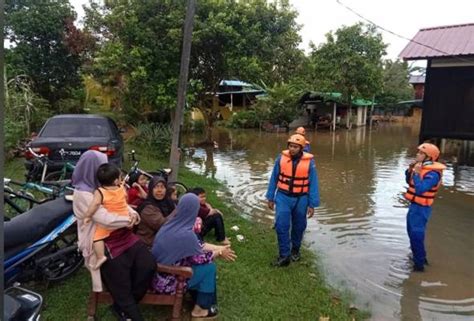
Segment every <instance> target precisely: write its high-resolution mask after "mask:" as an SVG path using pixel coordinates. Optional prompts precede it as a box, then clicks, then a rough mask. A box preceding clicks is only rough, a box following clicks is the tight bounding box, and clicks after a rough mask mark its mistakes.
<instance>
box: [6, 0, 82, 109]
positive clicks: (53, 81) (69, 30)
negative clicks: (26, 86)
mask: <svg viewBox="0 0 474 321" xmlns="http://www.w3.org/2000/svg"><path fill="white" fill-rule="evenodd" d="M5 12H6V15H5V17H6V23H5V34H6V38H7V39H8V40H9V41H10V43H11V45H12V47H11V48H10V49H9V50H8V52H7V55H6V62H7V64H8V65H9V69H8V71H9V75H10V77H13V76H16V75H20V74H25V75H28V77H29V78H30V79H31V80H32V89H33V91H34V92H35V93H37V94H39V95H40V96H41V97H43V98H44V99H46V100H48V101H49V103H50V104H52V105H53V106H56V105H57V103H58V101H59V100H60V99H64V98H69V97H70V96H71V90H72V89H73V88H77V87H79V86H80V75H79V68H80V66H81V63H82V58H83V53H84V52H85V51H86V48H89V47H90V45H91V42H90V38H88V37H87V35H86V34H83V33H82V32H81V31H80V30H78V29H77V28H76V27H75V26H74V20H75V12H74V10H73V8H72V7H71V5H70V3H69V1H68V0H57V1H52V0H48V1H36V0H7V1H6V5H5Z"/></svg>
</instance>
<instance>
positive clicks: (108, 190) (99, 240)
mask: <svg viewBox="0 0 474 321" xmlns="http://www.w3.org/2000/svg"><path fill="white" fill-rule="evenodd" d="M120 174H121V173H120V169H118V168H117V167H116V166H115V165H112V164H102V165H100V167H99V169H98V170H97V180H98V181H99V183H100V186H101V187H99V188H98V189H97V190H96V191H95V192H94V199H93V201H92V203H91V205H90V207H89V208H88V210H87V212H86V215H85V216H86V217H85V219H84V224H88V223H89V222H90V221H91V219H92V216H93V215H94V213H95V212H96V211H97V210H98V209H99V207H100V205H103V206H104V207H105V208H106V209H107V210H108V211H109V212H111V213H114V214H118V215H120V216H128V215H129V213H130V208H129V207H128V205H127V195H126V192H125V188H124V186H123V184H122V182H121V179H120V178H121V177H120V176H121V175H120ZM111 232H112V230H109V229H106V228H103V227H101V226H100V225H97V228H96V230H95V234H94V239H93V241H94V242H93V249H94V253H95V254H96V256H97V262H96V264H95V266H91V268H92V269H94V270H97V269H99V268H100V266H101V265H102V264H104V262H105V261H106V260H107V257H106V256H105V245H104V239H106V238H107V237H108V236H109V235H110V233H111Z"/></svg>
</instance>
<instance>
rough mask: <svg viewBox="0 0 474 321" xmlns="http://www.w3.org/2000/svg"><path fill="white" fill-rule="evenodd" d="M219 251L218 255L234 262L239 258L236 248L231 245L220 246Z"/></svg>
mask: <svg viewBox="0 0 474 321" xmlns="http://www.w3.org/2000/svg"><path fill="white" fill-rule="evenodd" d="M218 252H219V255H218V257H221V258H222V259H223V260H225V261H228V262H234V261H235V259H236V258H237V255H236V254H235V252H234V250H232V249H231V248H230V245H224V246H220V249H219V250H218Z"/></svg>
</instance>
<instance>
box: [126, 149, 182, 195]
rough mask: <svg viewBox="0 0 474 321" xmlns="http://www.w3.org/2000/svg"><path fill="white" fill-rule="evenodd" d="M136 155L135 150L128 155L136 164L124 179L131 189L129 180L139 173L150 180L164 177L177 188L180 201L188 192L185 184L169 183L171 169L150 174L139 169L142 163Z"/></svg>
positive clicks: (170, 184)
mask: <svg viewBox="0 0 474 321" xmlns="http://www.w3.org/2000/svg"><path fill="white" fill-rule="evenodd" d="M135 154H136V153H135V150H132V151H131V152H130V153H128V156H129V159H130V160H131V161H133V162H134V163H133V165H132V167H131V168H130V171H128V172H126V175H125V178H124V181H125V184H127V187H128V188H130V186H129V185H128V179H129V178H130V176H131V175H133V174H136V173H139V174H141V175H145V176H146V177H148V178H149V179H151V178H153V177H154V176H161V177H163V178H164V179H165V180H166V182H167V185H168V186H174V187H175V188H176V192H177V194H178V199H179V198H180V197H181V196H182V195H184V194H186V193H187V192H188V188H187V187H186V185H184V184H183V183H181V182H178V181H175V182H168V177H169V174H170V173H171V169H169V168H164V169H159V170H157V171H148V172H147V171H144V170H142V169H140V168H139V167H138V164H139V163H140V161H139V160H138V159H136V157H135Z"/></svg>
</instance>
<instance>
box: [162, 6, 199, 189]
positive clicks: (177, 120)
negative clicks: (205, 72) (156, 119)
mask: <svg viewBox="0 0 474 321" xmlns="http://www.w3.org/2000/svg"><path fill="white" fill-rule="evenodd" d="M195 11H196V0H188V6H187V9H186V18H185V20H184V31H183V48H182V52H181V68H180V71H179V82H178V104H177V106H176V112H175V114H174V120H173V137H172V141H171V153H170V168H171V170H172V172H171V175H170V178H169V179H170V181H173V182H174V181H176V180H177V178H178V169H179V159H180V151H179V135H180V131H181V124H182V122H183V115H184V104H185V102H186V89H187V85H188V73H189V59H190V55H191V41H192V39H193V23H194V12H195Z"/></svg>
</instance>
